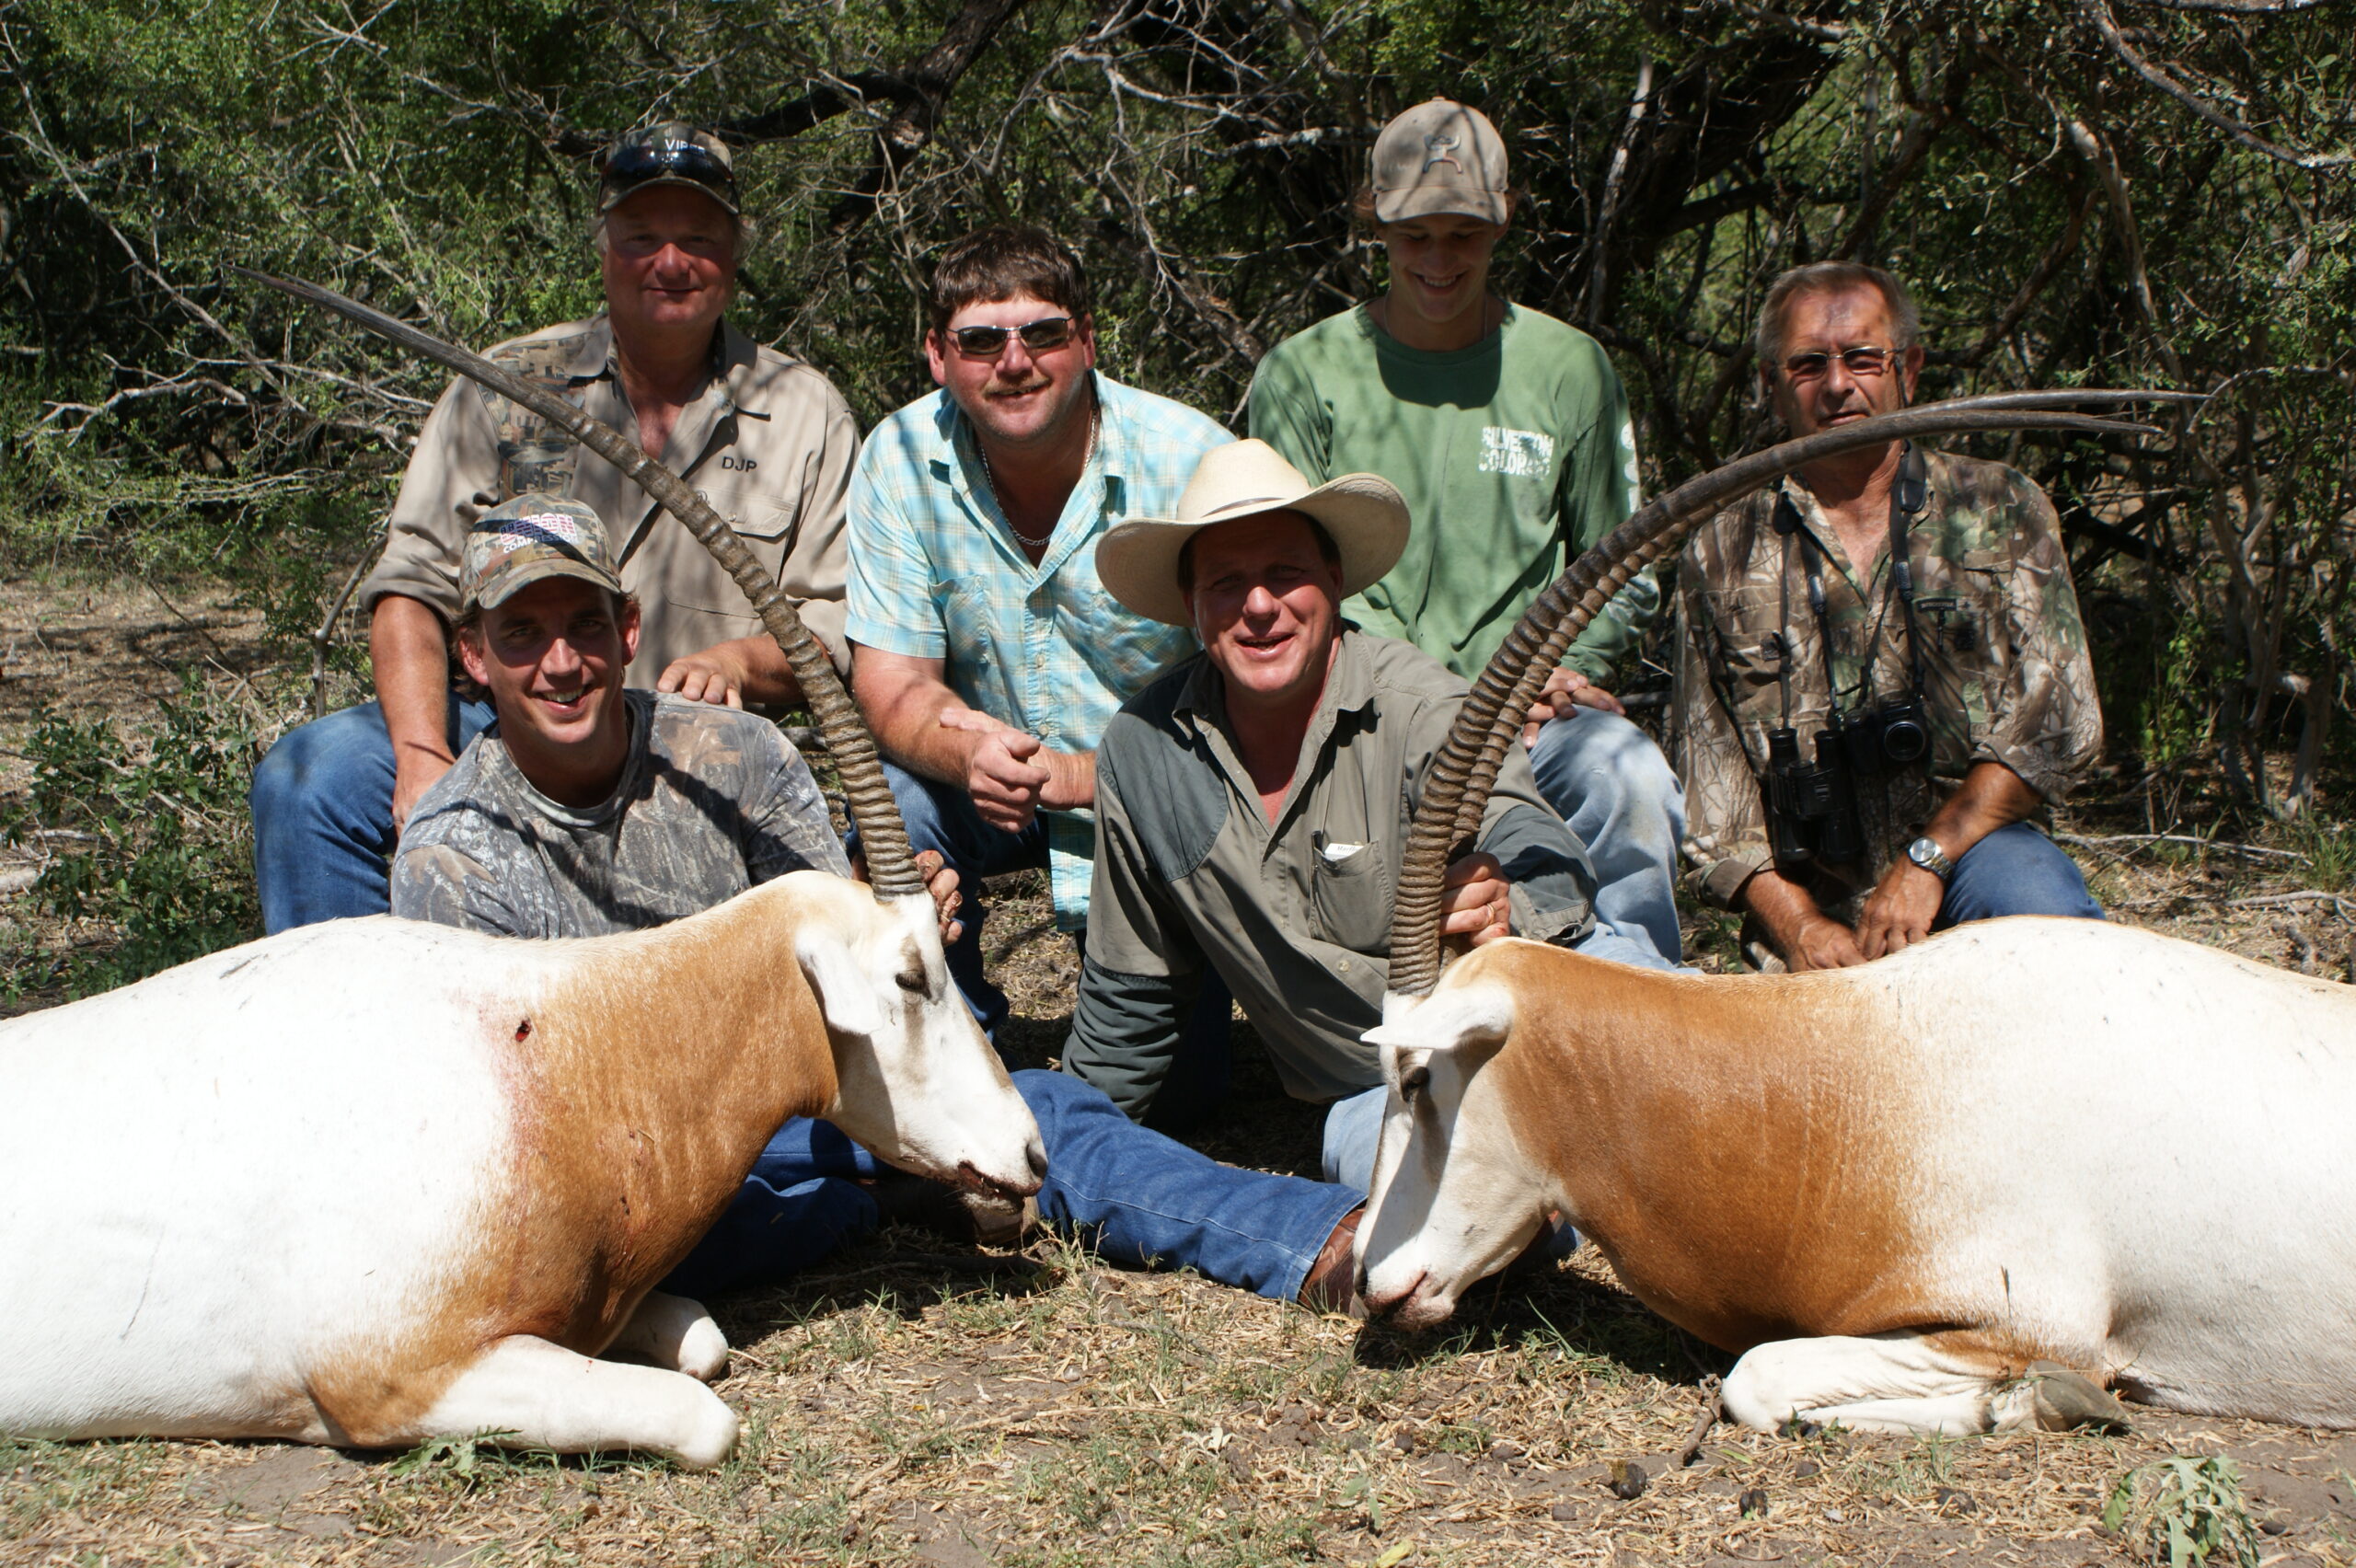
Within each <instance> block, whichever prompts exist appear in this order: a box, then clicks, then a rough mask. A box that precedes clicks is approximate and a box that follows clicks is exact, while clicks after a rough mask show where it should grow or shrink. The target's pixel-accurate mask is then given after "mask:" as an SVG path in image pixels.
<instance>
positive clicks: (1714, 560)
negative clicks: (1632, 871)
mask: <svg viewBox="0 0 2356 1568" xmlns="http://www.w3.org/2000/svg"><path fill="white" fill-rule="evenodd" d="M1925 456H1926V459H1927V461H1926V464H1925V467H1926V478H1927V480H1928V484H1929V502H1928V504H1927V505H1926V506H1925V507H1924V509H1923V513H1922V514H1921V516H1920V517H1919V518H1918V519H1917V520H1916V521H1915V523H1914V525H1913V526H1912V528H1911V530H1910V532H1909V534H1908V542H1909V546H1910V548H1909V550H1908V559H1910V560H1911V563H1912V568H1913V576H1914V592H1915V599H1914V607H1915V617H1914V618H1915V625H1916V628H1917V630H1918V632H1919V634H1920V636H1921V638H1922V643H1923V646H1922V650H1921V651H1922V659H1923V704H1924V707H1925V709H1927V717H1928V719H1929V723H1930V731H1931V741H1932V744H1931V754H1930V757H1929V759H1928V766H1927V767H1925V766H1924V765H1923V764H1920V763H1918V764H1915V765H1913V766H1911V767H1898V768H1894V769H1891V770H1888V771H1886V772H1883V773H1881V774H1879V775H1877V776H1868V777H1865V778H1857V779H1856V780H1855V787H1856V799H1857V809H1858V817H1859V819H1860V824H1861V826H1862V828H1863V842H1864V845H1865V856H1864V860H1863V863H1862V864H1851V865H1845V866H1834V865H1830V864H1827V863H1825V862H1823V861H1820V860H1819V861H1816V862H1813V863H1811V864H1810V865H1809V866H1807V867H1804V868H1795V867H1784V868H1783V870H1784V874H1785V875H1789V876H1794V877H1795V880H1798V881H1801V882H1804V883H1805V884H1807V885H1808V886H1809V888H1810V890H1811V892H1813V893H1814V894H1816V896H1817V899H1818V902H1819V904H1820V905H1823V906H1824V907H1825V908H1826V909H1827V910H1829V911H1831V912H1832V913H1834V914H1836V915H1842V916H1843V917H1847V916H1850V915H1854V907H1855V901H1856V900H1857V898H1858V897H1860V896H1861V895H1862V894H1864V893H1865V892H1867V891H1869V890H1870V889H1871V888H1872V887H1873V886H1874V884H1875V883H1876V882H1878V881H1879V880H1880V877H1881V875H1882V873H1883V872H1884V871H1886V870H1888V868H1889V866H1890V865H1891V864H1892V863H1893V862H1894V861H1895V860H1896V859H1897V858H1898V857H1899V856H1900V854H1902V853H1903V852H1904V850H1905V847H1906V846H1907V845H1908V844H1909V843H1910V842H1911V841H1912V840H1913V839H1914V838H1915V837H1916V836H1919V835H1920V834H1921V833H1922V832H1923V826H1924V824H1927V823H1928V821H1929V820H1930V818H1931V815H1932V813H1934V811H1935V810H1936V809H1937V807H1938V805H1939V803H1940V802H1941V801H1944V800H1945V799H1946V796H1947V795H1948V794H1949V793H1951V792H1952V791H1953V790H1954V789H1955V787H1956V786H1957V785H1958V783H1960V782H1961V781H1962V779H1963V776H1964V774H1965V773H1967V772H1968V771H1969V770H1970V768H1971V767H1973V765H1975V764H1977V763H1981V762H1999V763H2002V764H2004V766H2005V767H2009V768H2011V769H2012V770H2013V771H2014V772H2015V773H2016V774H2018V775H2020V777H2021V778H2022V779H2023V780H2024V781H2025V782H2026V783H2027V784H2028V785H2029V786H2030V788H2032V789H2034V790H2036V791H2037V792H2038V794H2039V795H2041V796H2043V797H2044V799H2045V801H2047V802H2048V803H2049V804H2050V803H2053V802H2057V801H2060V800H2061V798H2062V796H2063V795H2064V794H2065V793H2066V792H2067V790H2068V789H2069V786H2070V784H2071V783H2072V781H2073V777H2074V776H2075V775H2076V774H2077V773H2078V772H2079V771H2080V770H2082V769H2083V768H2085V767H2086V765H2087V764H2088V763H2090V762H2091V761H2092V760H2093V759H2094V757H2095V756H2096V754H2097V753H2098V752H2099V751H2100V750H2101V749H2102V709H2101V707H2100V705H2099V703H2098V701H2097V700H2096V694H2095V679H2094V664H2093V662H2092V661H2091V660H2090V659H2089V658H2088V656H2087V653H2086V639H2085V628H2084V626H2083V625H2082V623H2081V622H2080V619H2079V616H2078V597H2077V593H2076V590H2075V589H2074V588H2073V587H2072V585H2071V582H2070V563H2069V558H2068V557H2067V556H2066V555H2065V554H2064V553H2063V552H2062V548H2061V528H2060V525H2059V524H2058V523H2057V522H2056V520H2055V518H2054V514H2053V506H2052V503H2051V502H2049V501H2047V500H2046V498H2045V494H2044V492H2043V491H2041V490H2038V488H2037V487H2036V486H2035V485H2034V484H2031V483H2030V482H2029V481H2028V479H2027V478H2024V477H2023V476H2022V475H2020V474H2018V473H2015V471H2014V470H2012V469H2010V468H2007V467H2004V465H2002V464H1999V463H1982V462H1979V461H1976V460H1974V459H1972V458H1969V457H1954V456H1949V455H1946V454H1944V453H1938V452H1931V453H1927V454H1925ZM1779 495H1788V496H1789V497H1790V498H1791V500H1792V502H1793V503H1794V505H1795V506H1796V509H1797V513H1798V516H1799V520H1800V527H1801V530H1802V531H1804V532H1805V533H1807V535H1808V536H1811V537H1812V538H1813V539H1814V540H1815V541H1816V543H1817V545H1818V546H1819V548H1820V549H1821V552H1822V554H1821V556H1820V558H1819V562H1820V564H1819V574H1820V578H1821V581H1822V582H1823V585H1824V596H1825V621H1826V622H1827V623H1829V625H1830V628H1831V640H1832V649H1831V654H1832V657H1831V666H1832V668H1831V674H1830V677H1829V678H1828V675H1827V672H1826V668H1825V650H1824V635H1823V632H1822V630H1821V629H1820V628H1819V622H1818V619H1817V617H1816V615H1815V613H1814V612H1813V611H1812V610H1811V608H1810V607H1809V601H1808V589H1807V567H1806V562H1805V560H1804V559H1803V556H1804V547H1803V545H1802V542H1801V539H1800V536H1799V534H1797V533H1795V534H1794V535H1792V536H1782V535H1779V534H1777V533H1776V532H1775V528H1774V514H1775V509H1776V503H1777V498H1778V496H1779ZM1888 567H1889V560H1888V550H1887V549H1883V550H1880V551H1877V552H1876V555H1875V559H1873V561H1872V562H1870V563H1869V564H1868V566H1867V567H1866V569H1865V576H1864V577H1863V579H1862V580H1861V579H1860V576H1859V571H1858V568H1857V567H1856V565H1855V564H1854V562H1852V561H1851V560H1850V559H1849V557H1848V554H1847V552H1846V551H1845V550H1843V549H1842V546H1841V541H1840V538H1839V536H1838V535H1836V534H1835V533H1834V531H1833V529H1832V527H1831V524H1830V523H1829V522H1828V521H1827V520H1826V518H1825V516H1824V513H1823V512H1822V510H1821V508H1819V505H1818V504H1817V501H1816V498H1815V496H1813V495H1812V494H1810V493H1809V491H1808V489H1807V485H1806V484H1804V483H1802V482H1801V481H1800V480H1799V478H1797V477H1796V476H1793V477H1790V478H1785V479H1784V483H1783V485H1782V486H1781V487H1780V489H1778V488H1770V489H1768V490H1761V491H1760V492H1758V493H1756V494H1754V495H1752V496H1750V498H1748V499H1747V500H1745V501H1743V502H1740V503H1738V504H1737V505H1736V506H1734V507H1731V508H1729V509H1728V510H1727V511H1725V512H1722V513H1719V514H1718V515H1717V516H1716V517H1715V518H1713V519H1712V520H1711V521H1710V522H1709V523H1707V524H1705V525H1703V527H1702V528H1701V529H1700V530H1699V531H1698V532H1696V533H1695V535H1694V536H1693V537H1692V541H1691V542H1689V543H1688V544H1687V546H1686V548H1685V556H1684V559H1683V561H1682V563H1681V564H1680V568H1679V571H1678V611H1679V655H1678V667H1677V694H1676V718H1675V733H1674V735H1673V736H1672V739H1671V743H1670V744H1671V746H1672V748H1673V750H1674V752H1675V754H1676V755H1677V757H1678V765H1679V766H1678V771H1679V773H1680V776H1681V777H1682V778H1683V779H1684V781H1685V796H1686V809H1687V813H1688V830H1687V838H1686V843H1685V854H1686V857H1687V859H1688V860H1689V861H1691V862H1692V864H1693V866H1694V867H1695V868H1697V870H1696V880H1697V881H1698V882H1699V884H1700V887H1701V890H1702V891H1703V893H1704V894H1706V895H1708V896H1709V897H1710V898H1711V899H1712V900H1713V901H1714V902H1715V903H1718V904H1720V905H1731V904H1732V902H1733V900H1734V898H1735V896H1736V894H1738V892H1739V891H1740V889H1741V887H1742V884H1743V883H1744V882H1747V881H1749V880H1750V875H1751V873H1752V872H1754V871H1756V870H1760V869H1761V868H1762V867H1764V866H1766V865H1768V864H1769V863H1770V862H1771V861H1772V860H1773V852H1772V850H1771V849H1770V847H1769V844H1770V841H1769V838H1768V833H1767V820H1766V813H1765V810H1764V807H1763V804H1762V800H1761V789H1762V783H1763V780H1764V778H1765V777H1766V768H1767V732H1768V731H1770V730H1771V729H1773V728H1775V727H1776V726H1777V725H1779V724H1781V723H1783V722H1784V712H1783V698H1782V692H1781V689H1780V686H1779V682H1778V678H1777V677H1778V674H1779V670H1780V668H1781V666H1780V664H1779V662H1778V660H1777V658H1776V656H1775V649H1776V646H1777V644H1776V634H1777V633H1778V632H1779V631H1780V632H1781V633H1782V635H1783V636H1784V638H1785V639H1786V640H1788V641H1787V647H1788V651H1789V657H1790V661H1791V662H1790V674H1791V688H1792V689H1791V717H1790V721H1789V722H1790V723H1791V725H1792V727H1793V728H1794V729H1796V731H1797V732H1799V741H1800V751H1801V755H1802V757H1803V758H1804V759H1806V760H1808V761H1813V760H1815V756H1816V750H1815V737H1816V734H1817V732H1818V731H1819V730H1820V729H1822V728H1823V727H1824V721H1825V717H1826V714H1827V712H1828V711H1829V709H1831V706H1832V699H1833V697H1834V695H1835V694H1834V693H1833V692H1831V691H1830V690H1829V689H1828V684H1829V681H1830V682H1832V683H1838V686H1839V691H1838V694H1837V695H1838V698H1839V701H1840V705H1841V706H1842V708H1843V709H1847V710H1848V711H1850V712H1855V711H1858V710H1859V709H1865V708H1870V707H1871V706H1873V705H1874V704H1875V703H1877V702H1880V701H1883V700H1885V699H1887V698H1890V697H1893V696H1900V695H1902V694H1904V692H1905V691H1906V690H1907V688H1908V686H1910V684H1911V676H1910V674H1909V659H1908V649H1907V634H1906V618H1905V613H1904V611H1903V609H1902V607H1901V606H1900V601H1899V596H1898V594H1897V593H1896V592H1895V591H1894V590H1893V589H1892V587H1891V585H1890V582H1889V570H1888Z"/></svg>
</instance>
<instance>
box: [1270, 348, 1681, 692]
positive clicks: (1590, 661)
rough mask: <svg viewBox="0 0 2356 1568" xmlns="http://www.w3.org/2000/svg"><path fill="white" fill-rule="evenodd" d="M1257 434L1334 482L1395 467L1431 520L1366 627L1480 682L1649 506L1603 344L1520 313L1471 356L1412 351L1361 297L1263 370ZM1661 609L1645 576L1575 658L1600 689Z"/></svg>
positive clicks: (1581, 642)
mask: <svg viewBox="0 0 2356 1568" xmlns="http://www.w3.org/2000/svg"><path fill="white" fill-rule="evenodd" d="M1251 419H1252V433H1253V435H1255V436H1257V437H1258V438H1260V439H1261V440H1263V441H1265V442H1266V443H1267V444H1269V445H1271V446H1273V447H1275V448H1276V450H1277V451H1278V452H1281V453H1283V454H1284V455H1285V457H1286V459H1287V460H1288V461H1289V462H1290V463H1291V464H1292V466H1293V467H1296V468H1299V470H1300V471H1301V472H1302V473H1303V474H1306V475H1307V476H1309V478H1311V480H1312V481H1313V482H1315V483H1318V484H1322V483H1324V482H1325V481H1326V480H1328V479H1330V478H1334V476H1336V475H1338V474H1348V473H1372V474H1380V475H1381V476H1382V477H1383V478H1386V479H1389V480H1390V481H1391V482H1392V484H1394V485H1396V486H1398V487H1399V490H1400V493H1401V494H1402V495H1403V496H1405V497H1406V501H1407V513H1408V516H1409V517H1410V518H1412V519H1413V521H1414V525H1415V527H1414V531H1413V532H1412V533H1411V534H1410V535H1409V536H1408V538H1407V548H1406V550H1405V552H1404V553H1403V554H1402V555H1401V556H1400V558H1399V563H1398V564H1397V565H1396V566H1393V567H1392V569H1391V570H1390V571H1389V572H1387V573H1386V574H1385V575H1384V576H1383V578H1382V580H1381V581H1380V582H1377V583H1375V584H1374V585H1373V586H1372V587H1370V588H1369V589H1367V590H1366V591H1365V592H1364V593H1362V594H1356V595H1353V596H1352V597H1351V599H1350V601H1349V603H1348V605H1346V613H1347V614H1348V615H1349V617H1350V618H1351V619H1352V620H1355V621H1357V623H1358V624H1359V625H1361V626H1363V627H1365V628H1367V630H1369V631H1370V632H1374V633H1377V634H1379V635H1380V636H1383V637H1397V638H1403V639H1405V640H1407V641H1410V642H1413V643H1414V644H1415V646H1416V647H1418V648H1420V649H1422V650H1423V651H1425V652H1426V653H1428V654H1430V655H1431V656H1432V657H1433V658H1435V659H1438V661H1439V662H1440V663H1443V664H1445V665H1447V666H1448V667H1449V669H1451V670H1453V671H1455V672H1456V673H1457V674H1460V675H1461V676H1463V677H1464V678H1465V679H1466V680H1468V681H1469V680H1475V679H1478V678H1479V676H1480V674H1481V671H1482V669H1483V667H1484V666H1485V665H1486V664H1487V663H1488V662H1489V657H1490V655H1491V654H1493V653H1495V652H1496V651H1497V645H1498V644H1499V643H1501V642H1503V641H1504V640H1505V637H1506V633H1507V632H1508V631H1510V630H1511V629H1512V628H1513V625H1514V623H1515V622H1516V621H1518V620H1519V619H1520V618H1521V615H1522V612H1523V611H1524V610H1527V609H1528V608H1529V607H1530V601H1531V600H1533V599H1535V598H1536V597H1538V595H1539V594H1542V593H1543V592H1544V591H1545V589H1546V587H1547V585H1548V584H1550V583H1552V582H1553V581H1554V579H1555V578H1557V577H1559V576H1561V575H1562V574H1563V571H1564V570H1565V568H1566V567H1568V566H1569V565H1570V563H1571V560H1572V559H1573V558H1574V557H1575V556H1576V554H1577V553H1578V552H1579V551H1581V550H1584V549H1586V548H1588V546H1590V545H1592V544H1594V543H1595V542H1596V541H1597V540H1599V539H1600V538H1602V537H1603V536H1605V535H1606V534H1608V533H1610V532H1611V530H1612V529H1614V528H1616V527H1618V526H1619V525H1621V524H1622V523H1623V522H1625V521H1627V518H1628V514H1629V513H1630V512H1631V511H1633V510H1634V507H1635V503H1636V436H1635V431H1634V427H1633V426H1631V425H1630V423H1629V421H1628V398H1627V394H1626V393H1625V392H1624V391H1623V389H1622V387H1621V385H1620V375H1619V373H1618V372H1617V371H1615V370H1613V369H1612V368H1611V359H1610V358H1609V357H1607V356H1606V355H1605V353H1604V352H1603V347H1602V345H1601V344H1600V343H1598V342H1597V341H1596V340H1594V339H1593V338H1590V337H1588V335H1587V334H1586V333H1584V332H1582V331H1580V330H1579V329H1577V328H1576V327H1573V326H1570V325H1569V324H1568V323H1566V322H1562V321H1557V320H1556V319H1554V317H1551V316H1548V315H1546V314H1545V313H1544V312H1542V311H1536V310H1529V309H1525V308H1524V307H1522V306H1507V307H1506V314H1505V319H1504V322H1503V323H1502V324H1501V325H1500V326H1499V327H1498V328H1497V329H1496V331H1494V332H1492V333H1490V334H1489V335H1488V336H1487V337H1485V338H1484V339H1482V340H1480V341H1479V342H1477V343H1475V344H1473V345H1472V347H1471V348H1468V349H1458V350H1453V351H1450V352H1446V353H1429V352H1424V351H1422V350H1418V349H1411V348H1408V347H1407V346H1406V345H1404V344H1403V343H1401V342H1400V341H1399V340H1397V339H1396V338H1393V337H1392V336H1391V334H1389V333H1388V332H1385V331H1383V330H1382V329H1380V328H1379V327H1377V326H1376V325H1375V324H1374V320H1373V318H1372V317H1370V316H1369V314H1368V312H1367V309H1366V307H1365V306H1356V307H1354V308H1352V309H1349V310H1345V311H1344V312H1342V313H1341V314H1340V315H1339V316H1332V317H1326V318H1325V319H1324V320H1322V321H1320V322H1318V323H1317V324H1316V325H1315V326H1313V327H1311V328H1309V329H1306V330H1304V331H1301V332H1298V333H1295V334H1294V335H1293V336H1292V337H1290V338H1288V339H1286V340H1284V341H1283V342H1281V343H1279V344H1277V345H1276V348H1275V349H1274V350H1272V351H1271V352H1269V354H1268V356H1267V358H1265V359H1264V360H1262V361H1261V362H1260V368H1259V370H1258V371H1257V372H1256V373H1255V374H1254V375H1253V378H1252V398H1251ZM1659 611H1660V589H1659V587H1658V586H1657V584H1656V583H1655V582H1654V580H1653V577H1652V575H1651V573H1649V572H1645V573H1640V574H1639V575H1638V576H1637V577H1636V579H1635V580H1634V581H1633V582H1630V583H1629V584H1628V586H1627V587H1626V588H1624V589H1623V590H1622V591H1621V592H1620V594H1618V595H1617V596H1616V597H1614V598H1613V599H1612V601H1611V604H1609V605H1605V606H1604V610H1603V613H1602V614H1601V615H1600V616H1598V617H1596V618H1595V620H1594V622H1593V623H1592V624H1591V625H1589V626H1588V628H1587V630H1586V631H1585V632H1583V633H1581V634H1580V636H1579V639H1578V640H1577V641H1576V642H1574V643H1573V644H1571V647H1570V650H1569V651H1568V653H1567V654H1566V655H1565V658H1564V661H1563V662H1564V663H1565V664H1568V665H1570V666H1571V667H1572V668H1573V669H1576V670H1577V671H1579V672H1580V673H1581V674H1585V675H1587V676H1588V678H1589V679H1590V680H1597V681H1601V680H1603V679H1604V678H1605V677H1606V676H1607V675H1608V674H1610V673H1611V666H1612V665H1613V663H1615V662H1617V661H1618V659H1619V658H1620V656H1621V655H1622V654H1623V653H1624V652H1626V651H1628V650H1629V649H1630V648H1631V647H1633V646H1634V644H1635V641H1636V640H1637V638H1638V636H1639V635H1640V634H1641V633H1642V632H1643V631H1644V629H1645V628H1646V627H1648V626H1650V625H1651V624H1652V623H1653V621H1654V619H1655V618H1656V617H1657V616H1658V614H1659Z"/></svg>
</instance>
